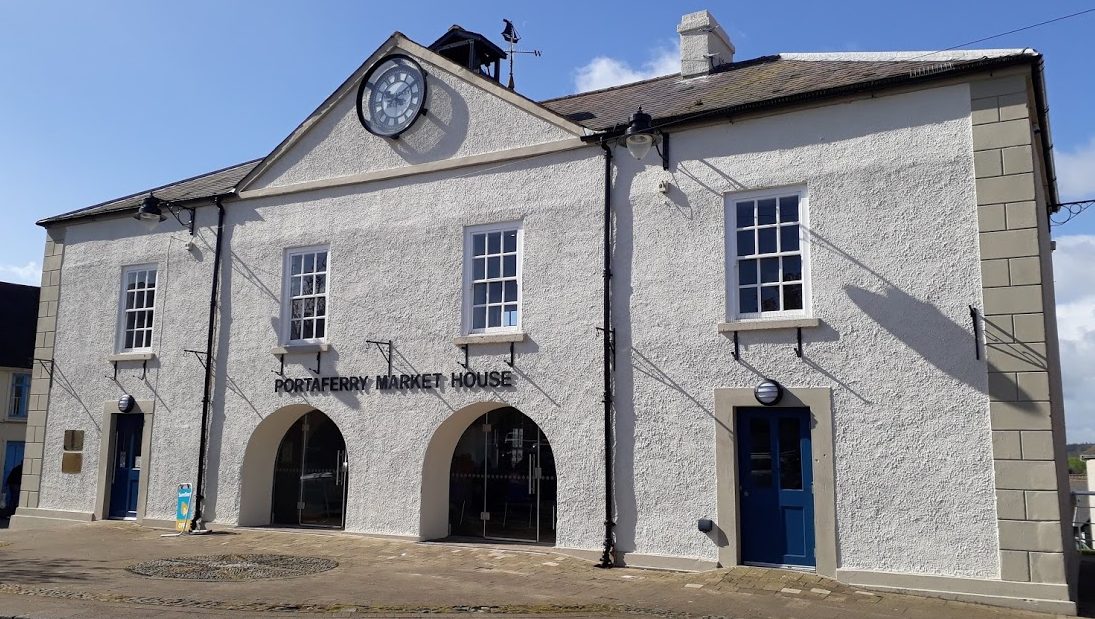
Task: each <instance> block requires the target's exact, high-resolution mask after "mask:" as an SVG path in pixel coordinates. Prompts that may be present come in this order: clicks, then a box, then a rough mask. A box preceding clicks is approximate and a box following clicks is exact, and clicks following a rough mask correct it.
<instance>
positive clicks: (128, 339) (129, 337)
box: [125, 331, 133, 348]
mask: <svg viewBox="0 0 1095 619" xmlns="http://www.w3.org/2000/svg"><path fill="white" fill-rule="evenodd" d="M125 347H126V348H133V332H132V331H126V332H125Z"/></svg>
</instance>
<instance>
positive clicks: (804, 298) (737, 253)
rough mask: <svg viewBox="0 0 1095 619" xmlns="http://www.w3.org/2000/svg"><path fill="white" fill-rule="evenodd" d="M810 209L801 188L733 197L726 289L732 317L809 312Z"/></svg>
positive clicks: (728, 220) (728, 215)
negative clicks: (807, 212) (807, 217)
mask: <svg viewBox="0 0 1095 619" xmlns="http://www.w3.org/2000/svg"><path fill="white" fill-rule="evenodd" d="M805 209H806V200H805V191H803V190H801V189H798V190H794V189H784V190H778V191H771V192H764V193H755V194H739V195H734V196H730V197H729V198H728V201H727V208H726V224H727V225H726V227H727V252H726V253H727V256H728V258H729V260H727V263H728V264H727V290H728V293H729V294H728V296H729V299H728V304H729V307H730V311H729V314H730V315H731V317H732V318H737V319H749V318H779V317H796V316H805V315H806V314H807V311H808V309H809V281H808V276H807V271H808V269H807V253H806V250H807V247H806V245H807V244H806V242H805V235H804V234H803V230H804V229H805V223H804V221H805V220H804V215H805Z"/></svg>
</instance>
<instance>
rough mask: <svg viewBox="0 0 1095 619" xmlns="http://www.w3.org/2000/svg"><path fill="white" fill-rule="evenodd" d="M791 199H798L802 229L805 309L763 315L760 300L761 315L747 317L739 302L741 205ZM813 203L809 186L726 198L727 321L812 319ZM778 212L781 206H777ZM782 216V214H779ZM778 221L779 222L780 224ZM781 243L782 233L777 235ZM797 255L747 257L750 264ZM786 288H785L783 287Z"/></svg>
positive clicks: (779, 254) (781, 253)
mask: <svg viewBox="0 0 1095 619" xmlns="http://www.w3.org/2000/svg"><path fill="white" fill-rule="evenodd" d="M791 195H797V196H798V225H799V252H798V253H799V255H800V256H801V260H802V309H796V310H779V311H768V312H765V311H759V310H760V299H759V297H758V299H757V309H758V311H757V312H749V313H743V312H741V311H740V309H741V305H740V300H739V299H738V294H739V290H740V288H739V286H738V247H737V245H738V225H737V203H738V202H741V201H743V200H763V199H766V198H777V199H778V198H782V197H787V196H791ZM809 206H810V203H809V193H808V191H807V187H806V186H805V185H790V186H784V187H773V188H769V189H763V190H756V191H743V192H737V193H728V194H726V195H725V204H724V216H725V227H726V234H725V237H726V256H725V258H726V259H725V261H724V264H725V268H726V310H727V311H726V315H727V319H728V320H731V321H739V320H741V321H745V320H748V321H754V320H755V321H764V320H780V319H786V318H808V317H810V316H811V315H812V314H813V308H812V297H813V295H812V292H811V290H812V287H811V277H810V271H811V268H810V220H809V217H810V215H809V214H810V208H809ZM777 208H778V205H777ZM777 212H778V211H777ZM777 221H778V220H777ZM776 236H777V239H778V238H779V233H778V232H777V235H776ZM794 253H795V252H786V253H784V252H779V251H777V252H776V253H772V254H754V255H752V256H749V257H743V258H744V259H746V260H751V259H759V258H760V257H765V258H773V257H782V256H784V255H790V254H794ZM780 270H781V279H782V264H781V265H780ZM780 287H781V288H782V284H780ZM782 294H783V293H782V290H781V292H780V298H781V304H782Z"/></svg>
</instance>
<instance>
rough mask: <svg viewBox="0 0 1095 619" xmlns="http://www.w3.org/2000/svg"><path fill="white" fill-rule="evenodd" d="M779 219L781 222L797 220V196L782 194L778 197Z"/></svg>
mask: <svg viewBox="0 0 1095 619" xmlns="http://www.w3.org/2000/svg"><path fill="white" fill-rule="evenodd" d="M779 220H780V222H781V223H787V222H789V221H798V196H784V197H782V198H780V199H779Z"/></svg>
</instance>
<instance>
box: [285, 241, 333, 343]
mask: <svg viewBox="0 0 1095 619" xmlns="http://www.w3.org/2000/svg"><path fill="white" fill-rule="evenodd" d="M327 258H328V250H327V248H326V247H307V248H303V249H292V250H289V251H288V252H286V256H285V277H286V287H285V288H286V291H285V294H286V300H285V305H286V308H285V315H286V316H287V320H286V331H287V333H286V340H287V341H289V342H315V341H320V340H323V339H325V338H326V337H327V316H328V313H327V284H328V281H329V280H328V276H329V275H330V269H329V266H328V264H327Z"/></svg>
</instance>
